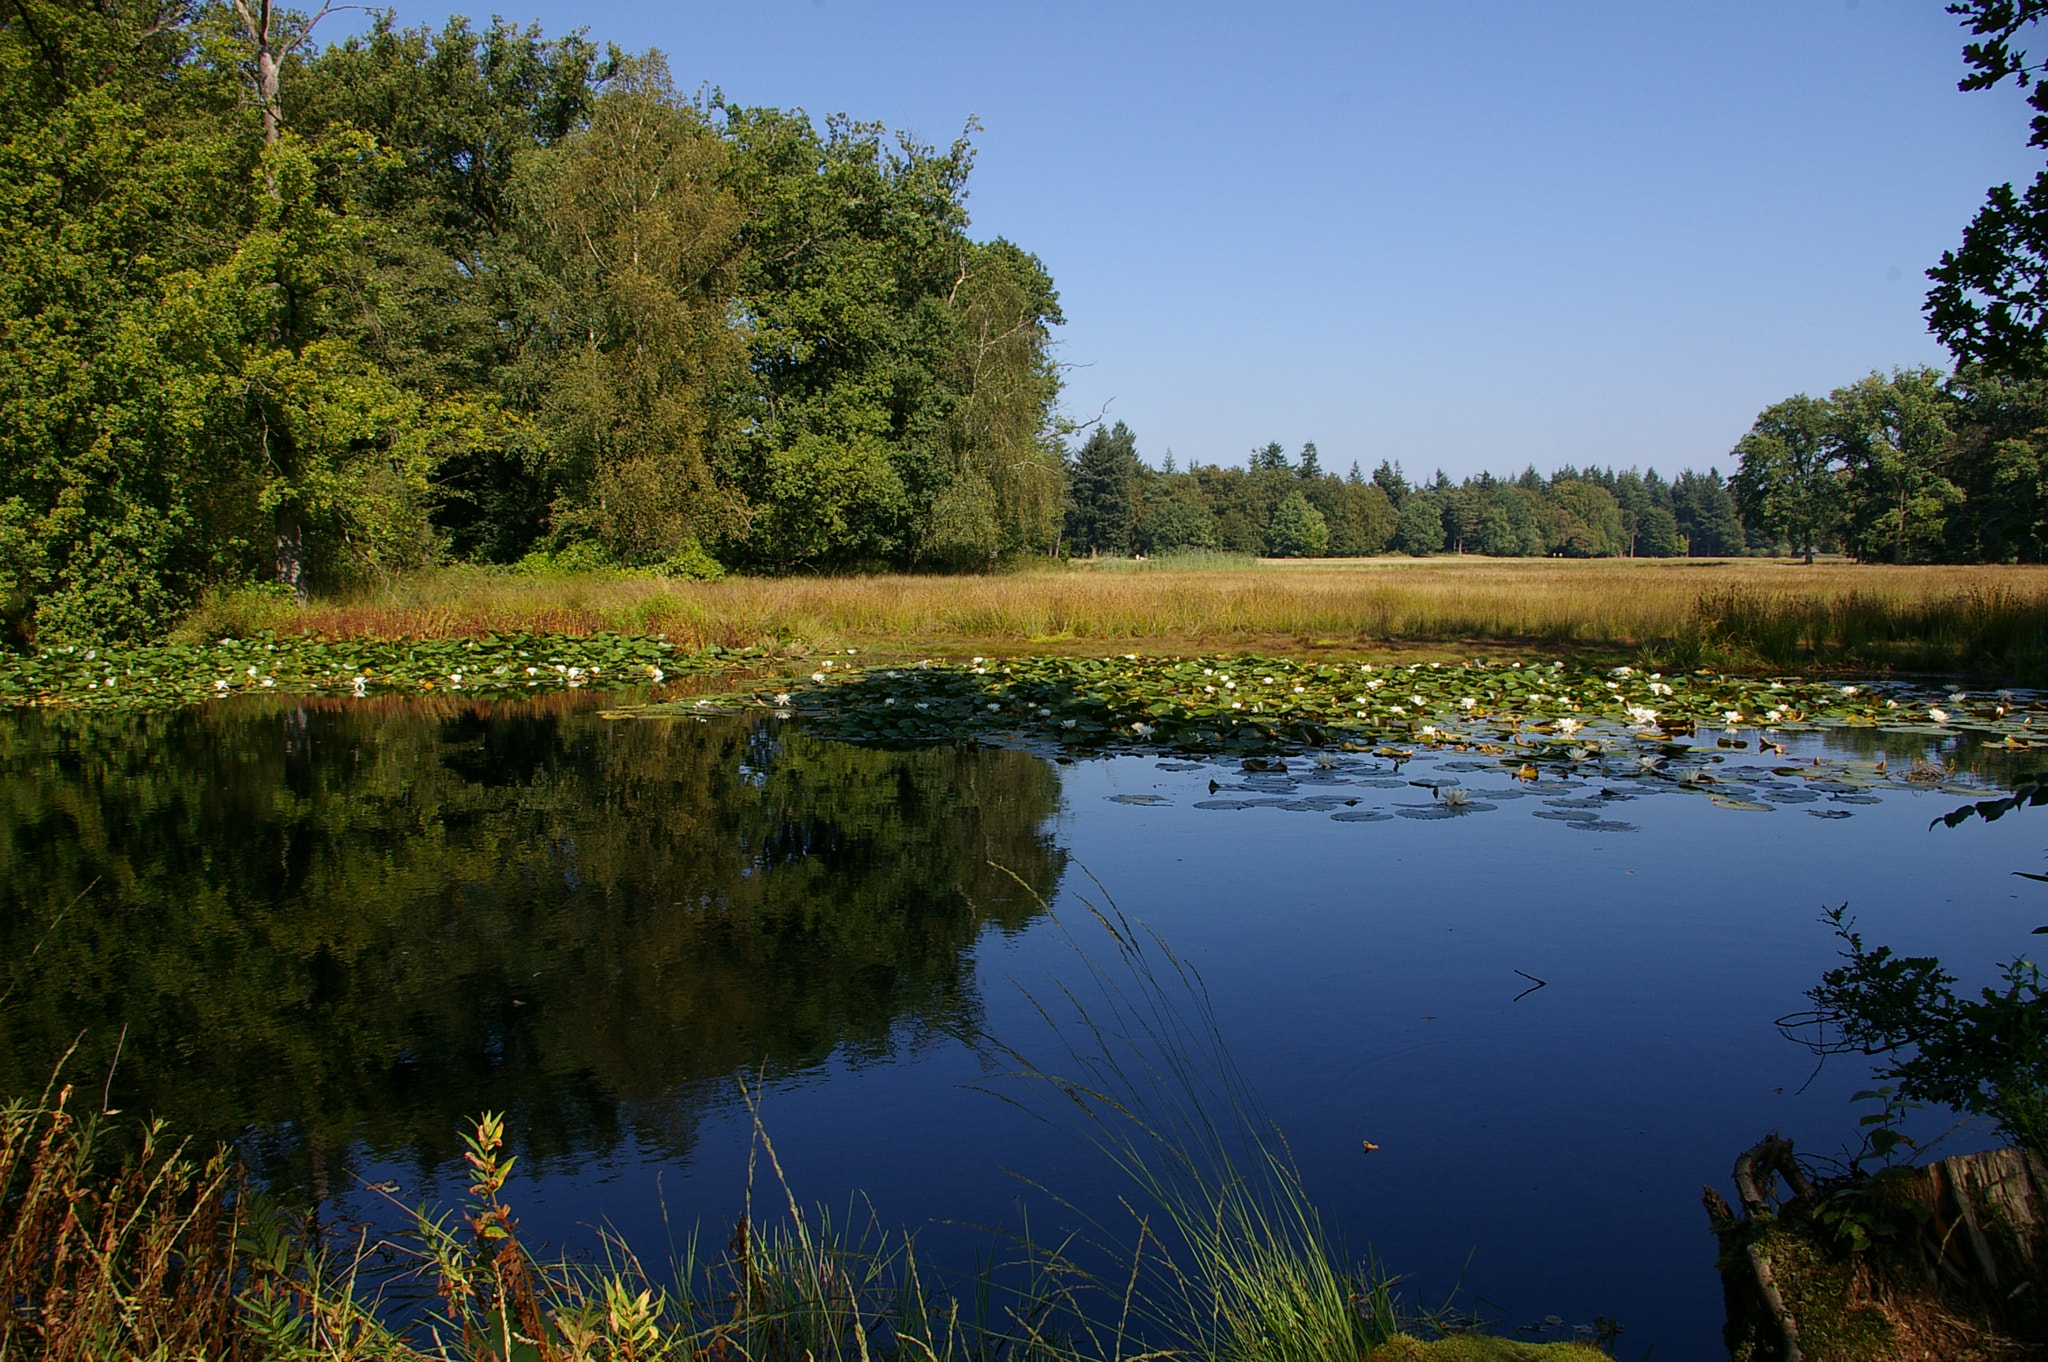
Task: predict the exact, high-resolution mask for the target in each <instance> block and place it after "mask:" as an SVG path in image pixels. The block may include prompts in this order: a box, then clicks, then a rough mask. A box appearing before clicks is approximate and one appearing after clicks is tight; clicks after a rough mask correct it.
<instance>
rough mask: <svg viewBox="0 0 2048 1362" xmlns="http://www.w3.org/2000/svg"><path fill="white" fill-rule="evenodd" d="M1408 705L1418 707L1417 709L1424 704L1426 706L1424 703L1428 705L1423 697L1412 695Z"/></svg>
mask: <svg viewBox="0 0 2048 1362" xmlns="http://www.w3.org/2000/svg"><path fill="white" fill-rule="evenodd" d="M1408 703H1409V704H1411V705H1415V706H1417V707H1418V708H1419V707H1420V706H1421V705H1423V704H1424V703H1426V702H1425V701H1424V700H1423V698H1422V697H1421V696H1419V695H1411V696H1409V697H1408Z"/></svg>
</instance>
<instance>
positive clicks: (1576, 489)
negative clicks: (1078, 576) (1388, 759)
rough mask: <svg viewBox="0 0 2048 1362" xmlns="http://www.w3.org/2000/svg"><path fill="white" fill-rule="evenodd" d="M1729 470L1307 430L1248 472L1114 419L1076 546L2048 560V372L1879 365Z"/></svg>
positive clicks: (1768, 417) (1085, 482)
mask: <svg viewBox="0 0 2048 1362" xmlns="http://www.w3.org/2000/svg"><path fill="white" fill-rule="evenodd" d="M1730 464H1731V466H1732V467H1733V468H1734V469H1735V472H1734V473H1733V475H1732V476H1730V477H1728V478H1726V479H1724V478H1723V477H1722V476H1721V473H1720V470H1719V469H1718V468H1710V469H1708V470H1707V471H1706V472H1705V473H1695V472H1692V471H1690V470H1687V471H1685V472H1682V473H1680V474H1679V475H1678V476H1677V477H1676V478H1673V479H1671V480H1669V481H1666V480H1665V479H1664V478H1661V477H1659V476H1658V474H1657V471H1656V470H1655V469H1651V470H1649V471H1648V472H1638V471H1637V470H1635V469H1632V468H1631V469H1627V470H1625V471H1617V470H1615V469H1612V468H1605V469H1603V468H1572V467H1569V466H1567V467H1565V468H1561V469H1558V470H1557V471H1556V472H1554V473H1552V474H1551V475H1550V476H1549V477H1547V478H1546V477H1543V476H1542V475H1540V474H1539V473H1537V471H1536V470H1535V469H1534V468H1533V467H1532V468H1528V469H1526V470H1524V471H1523V473H1522V474H1521V476H1519V477H1513V478H1497V477H1495V476H1493V475H1491V474H1481V475H1479V476H1477V477H1470V478H1466V479H1465V480H1464V481H1463V482H1460V483H1453V482H1451V481H1450V480H1449V479H1448V478H1446V477H1445V476H1444V475H1443V474H1442V473H1441V472H1439V473H1438V474H1437V475H1436V476H1435V477H1434V478H1432V479H1431V480H1429V481H1427V482H1423V483H1418V484H1416V485H1413V486H1411V485H1410V484H1409V483H1408V481H1407V479H1406V478H1405V477H1404V476H1403V474H1402V471H1401V468H1400V466H1399V465H1398V464H1389V463H1385V462H1382V463H1381V464H1380V465H1379V467H1378V468H1376V469H1375V470H1374V471H1373V473H1372V475H1371V477H1369V478H1368V477H1366V476H1364V475H1363V474H1362V473H1361V471H1360V468H1359V466H1358V465H1357V464H1353V465H1352V466H1351V470H1350V473H1349V474H1348V475H1347V476H1345V477H1341V478H1340V477H1337V476H1334V475H1333V474H1331V473H1328V472H1325V471H1324V470H1323V468H1322V463H1321V458H1320V456H1319V455H1318V453H1317V450H1316V447H1315V445H1313V444H1309V445H1305V446H1303V448H1302V450H1301V452H1300V454H1299V456H1298V457H1297V458H1296V459H1294V460H1293V461H1291V462H1290V460H1289V459H1288V457H1287V454H1286V452H1285V450H1283V449H1282V447H1281V446H1280V445H1278V444H1269V445H1267V446H1265V447H1264V448H1262V449H1257V450H1254V451H1252V454H1251V457H1250V459H1249V460H1248V463H1247V466H1246V467H1242V468H1220V467H1216V466H1213V465H1200V464H1196V465H1192V466H1190V467H1188V468H1186V469H1175V468H1174V466H1173V461H1172V458H1171V456H1169V457H1168V458H1167V460H1166V462H1165V466H1164V467H1163V468H1159V469H1154V468H1149V467H1147V466H1145V465H1144V464H1143V463H1142V462H1141V461H1140V459H1139V458H1138V452H1137V441H1136V439H1135V437H1134V436H1133V435H1132V433H1131V432H1130V430H1129V429H1128V428H1126V427H1125V426H1123V425H1122V424H1118V425H1116V426H1114V427H1112V428H1108V429H1097V430H1095V431H1094V432H1093V433H1091V434H1090V436H1089V437H1088V439H1087V441H1086V442H1085V443H1084V444H1082V446H1081V447H1080V449H1079V451H1078V453H1077V455H1076V457H1075V459H1074V460H1073V463H1072V467H1071V468H1070V471H1069V474H1068V486H1069V498H1070V506H1069V510H1068V513H1067V521H1066V529H1067V541H1066V542H1067V547H1068V549H1069V551H1071V552H1073V553H1076V554H1083V555H1085V554H1091V553H1100V554H1125V553H1143V554H1158V553H1165V552H1171V551H1173V550H1175V549H1181V548H1202V549H1222V550H1227V551H1232V552H1238V553H1256V554H1265V555H1271V556H1275V557H1302V558H1321V557H1349V556H1355V555H1368V554H1378V553H1409V554H1415V555H1426V554H1432V553H1445V552H1449V553H1480V554H1489V555H1494V556H1498V557H1510V558H1513V557H1542V556H1553V557H1566V558H1609V557H1637V558H1679V557H1687V556H1691V557H1695V558H1698V557H1726V556H1729V555H1735V554H1807V555H1810V554H1812V553H1815V552H1840V553H1844V554H1847V555H1848V556H1850V557H1852V558H1855V559H1856V560H1858V561H1859V562H1867V563H1879V562H1881V563H2039V562H2048V378H2030V377H2022V376H2016V375H2010V374H2006V375H2000V374H1994V373H1992V372H1991V371H1990V370H1989V369H1988V368H1987V367H1986V366H1983V365H1968V366H1966V367H1964V368H1963V369H1961V370H1960V371H1958V372H1957V373H1956V374H1953V375H1945V374H1943V373H1941V372H1940V371H1939V370H1935V369H1925V368H1922V369H1902V370H1899V371H1897V372H1895V373H1892V374H1891V375H1889V376H1887V375H1884V374H1872V375H1870V376H1869V377H1867V378H1864V379H1861V380H1859V381H1857V382H1855V383H1851V384H1848V385H1846V386H1844V387H1841V388H1837V389H1836V390H1835V391H1834V392H1832V393H1830V394H1829V395H1828V396H1827V397H1824V398H1816V397H1809V396H1806V395H1805V394H1801V395H1799V396H1797V397H1791V398H1788V399H1786V400H1785V401H1783V402H1779V403H1776V404H1775V405H1773V406H1771V407H1769V408H1767V409H1766V410H1764V411H1763V412H1762V413H1761V414H1760V415H1759V416H1758V417H1757V419H1756V423H1755V425H1754V426H1752V428H1751V429H1750V431H1749V433H1748V434H1746V435H1744V436H1743V437H1742V439H1741V440H1739V441H1737V443H1736V445H1735V447H1734V449H1733V450H1732V451H1731V457H1730Z"/></svg>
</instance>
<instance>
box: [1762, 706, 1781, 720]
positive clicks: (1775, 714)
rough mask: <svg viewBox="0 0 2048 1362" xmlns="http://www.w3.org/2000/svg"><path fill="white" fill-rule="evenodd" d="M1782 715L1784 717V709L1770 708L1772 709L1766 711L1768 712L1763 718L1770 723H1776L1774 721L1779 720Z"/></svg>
mask: <svg viewBox="0 0 2048 1362" xmlns="http://www.w3.org/2000/svg"><path fill="white" fill-rule="evenodd" d="M1784 717H1785V711H1784V710H1782V709H1774V710H1772V711H1771V712H1770V713H1768V714H1766V715H1764V718H1766V719H1768V720H1769V721H1770V722H1772V723H1776V722H1778V720H1780V719H1782V718H1784Z"/></svg>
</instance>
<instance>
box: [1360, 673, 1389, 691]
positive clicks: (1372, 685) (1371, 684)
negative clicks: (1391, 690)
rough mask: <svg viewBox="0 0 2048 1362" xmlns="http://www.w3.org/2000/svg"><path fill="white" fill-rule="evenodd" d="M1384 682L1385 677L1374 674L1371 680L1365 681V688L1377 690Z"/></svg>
mask: <svg viewBox="0 0 2048 1362" xmlns="http://www.w3.org/2000/svg"><path fill="white" fill-rule="evenodd" d="M1386 684H1387V682H1386V678H1385V677H1379V676H1376V677H1374V678H1373V679H1372V680H1370V681H1368V682H1366V683H1365V688H1366V689H1367V690H1378V689H1379V688H1380V687H1381V686H1384V685H1386Z"/></svg>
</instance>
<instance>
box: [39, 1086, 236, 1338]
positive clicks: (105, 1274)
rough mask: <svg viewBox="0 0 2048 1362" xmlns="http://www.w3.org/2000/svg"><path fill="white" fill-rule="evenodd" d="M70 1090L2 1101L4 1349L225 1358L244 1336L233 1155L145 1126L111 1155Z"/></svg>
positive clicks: (97, 1124) (98, 1129)
mask: <svg viewBox="0 0 2048 1362" xmlns="http://www.w3.org/2000/svg"><path fill="white" fill-rule="evenodd" d="M72 1096H73V1094H72V1090H71V1088H70V1087H68V1086H67V1087H64V1088H62V1089H60V1090H59V1091H57V1093H56V1094H55V1096H54V1098H52V1097H51V1095H50V1094H48V1093H45V1094H44V1096H43V1099H42V1100H39V1101H35V1102H26V1101H14V1102H10V1103H8V1104H7V1105H6V1106H5V1107H0V1235H4V1238H0V1293H4V1297H0V1299H4V1301H5V1302H6V1305H7V1308H6V1309H5V1311H4V1312H0V1356H5V1357H10V1358H12V1357H41V1358H50V1359H67V1362H68V1359H73V1358H79V1359H84V1358H102V1357H209V1356H221V1355H224V1354H225V1353H226V1352H227V1351H228V1350H229V1345H230V1344H231V1343H232V1341H233V1340H234V1339H235V1337H236V1334H237V1328H236V1324H237V1315H238V1307H237V1303H236V1300H235V1293H236V1287H237V1281H236V1277H237V1273H236V1265H235V1254H234V1239H235V1234H234V1231H235V1224H234V1212H233V1211H232V1209H231V1208H230V1205H229V1199H228V1195H227V1194H228V1191H229V1179H230V1169H229V1166H228V1163H227V1161H226V1159H225V1158H221V1157H216V1158H213V1159H210V1160H207V1161H206V1162H204V1163H195V1162H193V1161H192V1160H190V1159H188V1158H186V1157H185V1156H184V1152H183V1149H182V1147H181V1146H179V1145H176V1144H171V1143H167V1142H166V1141H165V1139H164V1136H163V1132H162V1130H161V1129H160V1128H159V1127H157V1126H154V1125H152V1126H149V1127H147V1128H145V1129H144V1130H143V1132H142V1138H141V1144H140V1147H139V1148H138V1149H135V1150H131V1151H126V1152H124V1153H122V1154H118V1155H117V1154H116V1153H114V1152H113V1151H112V1150H110V1149H108V1148H106V1147H105V1146H104V1142H103V1139H102V1136H103V1134H104V1128H103V1127H102V1125H101V1124H100V1122H99V1121H98V1120H96V1119H93V1118H87V1119H83V1120H81V1119H80V1118H79V1117H78V1116H76V1115H75V1114H74V1113H73V1112H72V1110H71V1101H72Z"/></svg>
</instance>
